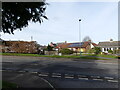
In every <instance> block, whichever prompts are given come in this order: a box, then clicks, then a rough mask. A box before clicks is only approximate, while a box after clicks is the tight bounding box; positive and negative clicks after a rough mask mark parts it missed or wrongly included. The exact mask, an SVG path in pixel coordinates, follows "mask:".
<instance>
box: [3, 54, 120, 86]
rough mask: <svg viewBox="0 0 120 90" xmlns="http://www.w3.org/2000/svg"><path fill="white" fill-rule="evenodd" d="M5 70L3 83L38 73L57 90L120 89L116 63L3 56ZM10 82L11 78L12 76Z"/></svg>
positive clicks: (109, 61) (111, 61)
mask: <svg viewBox="0 0 120 90" xmlns="http://www.w3.org/2000/svg"><path fill="white" fill-rule="evenodd" d="M2 69H3V76H4V77H3V80H4V79H7V77H5V76H7V75H6V74H10V73H11V72H12V73H15V75H16V73H24V72H25V73H27V72H28V73H35V75H38V76H40V77H42V78H44V79H45V80H47V81H48V82H50V83H51V84H52V85H53V86H54V87H55V88H118V80H117V79H118V60H117V59H114V60H87V59H83V60H81V59H70V58H49V57H31V56H30V57H28V56H3V57H2ZM8 72H9V73H8ZM53 74H55V75H53ZM58 74H59V75H58ZM50 75H51V76H50ZM81 75H82V76H81ZM54 76H55V77H54ZM57 76H58V77H57ZM9 78H12V76H11V77H9Z"/></svg>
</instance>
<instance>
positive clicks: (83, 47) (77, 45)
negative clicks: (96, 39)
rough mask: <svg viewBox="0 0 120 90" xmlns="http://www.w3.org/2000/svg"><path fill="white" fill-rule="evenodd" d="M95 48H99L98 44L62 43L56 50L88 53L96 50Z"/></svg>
mask: <svg viewBox="0 0 120 90" xmlns="http://www.w3.org/2000/svg"><path fill="white" fill-rule="evenodd" d="M95 46H97V44H95V43H92V42H89V41H87V42H76V43H66V42H65V43H60V44H58V45H57V47H56V48H58V49H59V50H61V49H63V48H68V49H70V50H72V51H75V52H80V51H81V52H86V51H87V50H89V49H91V48H94V47H95Z"/></svg>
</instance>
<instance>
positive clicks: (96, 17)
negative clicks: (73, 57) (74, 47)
mask: <svg viewBox="0 0 120 90" xmlns="http://www.w3.org/2000/svg"><path fill="white" fill-rule="evenodd" d="M49 4H50V5H48V6H47V9H46V15H47V17H48V18H49V20H45V19H44V22H43V23H42V24H39V23H29V26H28V27H27V28H23V30H22V31H15V32H14V33H15V34H14V35H9V34H2V36H1V38H2V39H4V40H24V41H30V40H31V36H33V40H35V41H37V42H38V43H39V44H41V45H47V44H48V43H50V42H55V43H56V42H64V41H67V42H78V41H79V21H78V20H79V18H80V19H81V20H82V21H81V23H80V26H81V27H80V31H81V40H82V39H83V38H84V37H85V36H89V37H90V38H91V39H92V41H93V42H95V43H98V42H101V41H108V40H110V39H111V38H112V39H113V40H118V3H117V2H49Z"/></svg>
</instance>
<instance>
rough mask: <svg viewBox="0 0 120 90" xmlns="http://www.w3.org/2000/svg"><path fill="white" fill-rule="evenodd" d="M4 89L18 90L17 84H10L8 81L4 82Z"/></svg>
mask: <svg viewBox="0 0 120 90" xmlns="http://www.w3.org/2000/svg"><path fill="white" fill-rule="evenodd" d="M2 88H3V90H7V88H9V89H11V90H12V88H17V84H15V83H10V82H7V81H2Z"/></svg>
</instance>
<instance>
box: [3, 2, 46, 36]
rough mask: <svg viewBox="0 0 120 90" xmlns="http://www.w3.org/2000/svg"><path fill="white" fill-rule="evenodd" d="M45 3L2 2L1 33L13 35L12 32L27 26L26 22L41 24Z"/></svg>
mask: <svg viewBox="0 0 120 90" xmlns="http://www.w3.org/2000/svg"><path fill="white" fill-rule="evenodd" d="M46 5H47V3H46V2H45V0H42V2H3V3H2V29H1V32H4V33H9V34H14V33H13V32H14V30H16V29H20V30H22V28H23V27H27V26H28V22H29V21H32V22H34V23H36V22H39V23H41V22H43V18H45V19H48V18H47V17H46V16H45V10H46Z"/></svg>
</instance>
